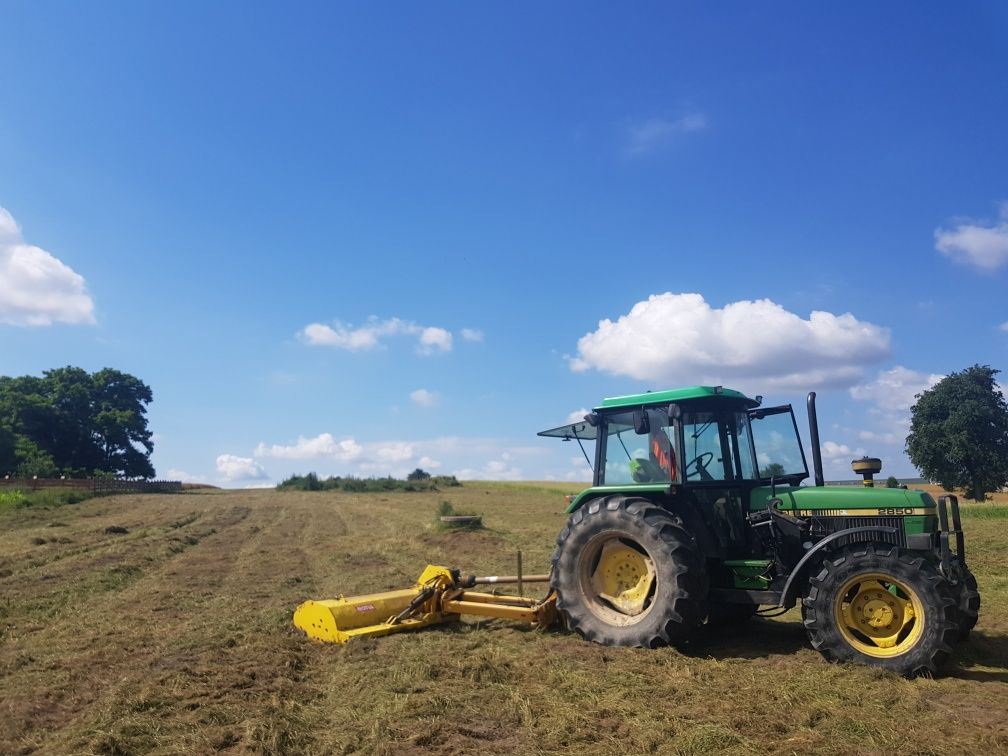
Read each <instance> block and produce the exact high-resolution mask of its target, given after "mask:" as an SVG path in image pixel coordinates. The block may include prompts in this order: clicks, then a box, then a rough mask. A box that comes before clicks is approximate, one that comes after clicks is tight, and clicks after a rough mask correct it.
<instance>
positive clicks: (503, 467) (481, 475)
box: [454, 458, 522, 480]
mask: <svg viewBox="0 0 1008 756" xmlns="http://www.w3.org/2000/svg"><path fill="white" fill-rule="evenodd" d="M454 475H455V477H456V478H458V479H459V480H521V479H522V471H521V468H520V467H516V466H515V465H513V464H511V463H510V461H509V460H507V459H503V458H502V459H492V460H489V461H487V462H486V463H485V464H484V465H482V466H481V467H477V468H473V467H465V468H462V469H461V470H456V471H455V472H454Z"/></svg>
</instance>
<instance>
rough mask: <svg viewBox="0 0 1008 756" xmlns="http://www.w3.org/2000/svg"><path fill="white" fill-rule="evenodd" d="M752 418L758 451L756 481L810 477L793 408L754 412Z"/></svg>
mask: <svg viewBox="0 0 1008 756" xmlns="http://www.w3.org/2000/svg"><path fill="white" fill-rule="evenodd" d="M749 416H750V418H751V426H752V435H753V445H754V446H755V448H756V463H757V465H758V476H757V477H759V478H762V479H769V478H784V477H788V476H798V477H800V478H805V477H808V467H807V466H806V464H805V452H804V451H802V446H801V441H800V440H799V438H798V426H797V425H796V424H795V419H794V413H793V412H792V411H791V407H790V406H785V407H769V408H767V409H756V410H751V411H750V412H749Z"/></svg>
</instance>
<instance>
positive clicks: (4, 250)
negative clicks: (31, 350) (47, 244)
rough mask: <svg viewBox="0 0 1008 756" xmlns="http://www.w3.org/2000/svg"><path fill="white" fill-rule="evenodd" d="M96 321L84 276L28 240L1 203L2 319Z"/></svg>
mask: <svg viewBox="0 0 1008 756" xmlns="http://www.w3.org/2000/svg"><path fill="white" fill-rule="evenodd" d="M94 322H95V317H94V302H93V301H92V300H91V297H90V296H89V295H88V293H87V288H86V284H85V282H84V277H83V276H81V275H80V274H79V273H76V272H75V271H73V270H72V269H71V268H70V267H68V266H67V265H65V264H64V263H62V262H60V261H59V260H57V259H56V258H55V257H53V256H52V255H51V254H50V253H49V252H46V251H45V250H44V249H42V248H41V247H36V246H35V245H33V244H26V243H25V241H24V238H23V237H22V236H21V229H20V227H19V226H18V224H17V222H16V221H15V220H14V217H13V216H12V215H11V214H10V213H9V212H8V211H7V210H5V209H4V208H2V207H0V323H9V324H11V325H29V326H47V325H52V324H53V323H94Z"/></svg>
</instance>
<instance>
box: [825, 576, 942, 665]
mask: <svg viewBox="0 0 1008 756" xmlns="http://www.w3.org/2000/svg"><path fill="white" fill-rule="evenodd" d="M834 616H835V617H836V623H837V627H838V628H839V629H840V634H841V635H842V636H843V637H844V640H846V641H847V642H848V643H849V644H850V645H851V646H853V647H854V648H855V649H856V650H858V651H860V652H861V653H863V654H865V655H867V656H874V657H877V658H882V659H885V658H890V657H893V656H900V655H901V654H905V653H906V652H907V651H909V650H910V649H911V648H913V647H914V646H915V645H916V643H917V641H918V640H920V637H921V634H922V633H923V632H924V623H925V622H926V618H925V616H924V606H923V604H921V600H920V598H919V597H918V596H917V593H916V592H915V591H914V590H913V589H912V588H911V587H910V586H908V585H907V584H906V583H904V582H903V581H901V580H896V579H895V578H894V577H892V576H891V575H885V574H883V573H880V572H873V573H867V574H862V575H858V576H857V577H853V578H851V579H850V580H848V581H847V582H846V583H844V585H843V587H842V588H841V589H840V591H839V592H838V593H837V598H836V604H835V606H834Z"/></svg>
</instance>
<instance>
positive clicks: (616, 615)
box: [579, 533, 656, 625]
mask: <svg viewBox="0 0 1008 756" xmlns="http://www.w3.org/2000/svg"><path fill="white" fill-rule="evenodd" d="M579 572H580V576H579V577H580V583H581V590H582V592H583V593H584V594H585V597H586V598H587V599H588V601H587V605H588V607H589V608H590V609H591V610H592V612H593V613H594V614H596V615H597V616H598V617H600V618H601V619H603V620H605V621H606V622H608V623H609V624H612V625H631V624H634V623H635V622H638V621H639V620H640V619H642V618H643V616H644V614H646V613H647V610H648V609H649V608H650V606H651V599H652V597H653V595H654V587H655V582H656V579H655V568H654V562H653V561H652V560H651V558H650V557H649V556H648V555H647V552H646V551H644V549H643V548H641V547H640V546H638V545H637V544H636V542H635V541H633V540H631V539H628V538H626V537H620V536H618V535H616V534H613V533H610V534H606V535H605V536H602V537H599V538H596V539H595V540H594V541H593V542H592V543H591V544H589V546H588V548H586V549H585V552H584V554H583V556H582V558H581V560H580V569H579Z"/></svg>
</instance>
